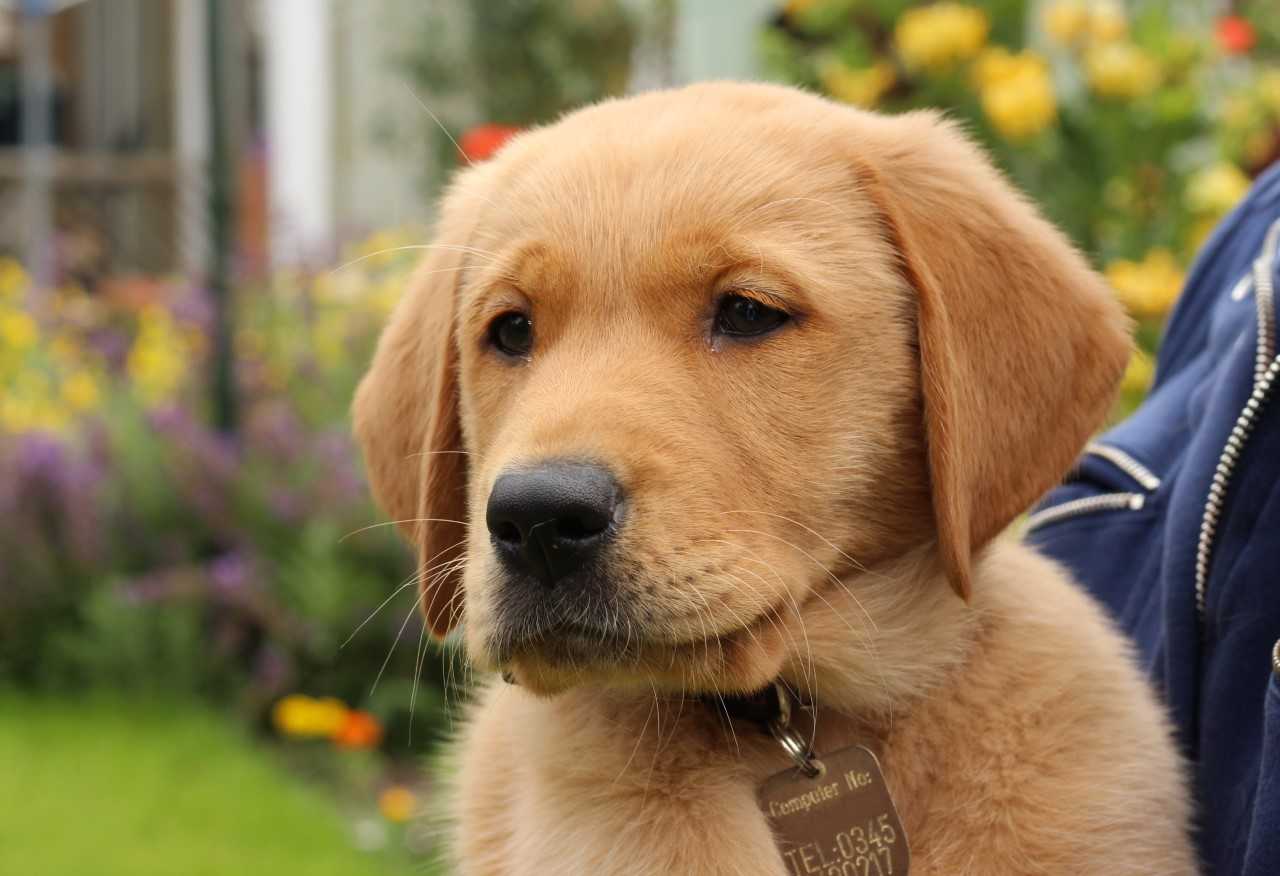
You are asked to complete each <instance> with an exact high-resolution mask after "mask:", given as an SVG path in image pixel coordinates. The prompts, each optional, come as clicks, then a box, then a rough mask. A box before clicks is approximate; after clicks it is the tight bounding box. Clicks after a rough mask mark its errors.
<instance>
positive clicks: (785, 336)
mask: <svg viewBox="0 0 1280 876" xmlns="http://www.w3.org/2000/svg"><path fill="white" fill-rule="evenodd" d="M742 290H747V291H748V292H749V293H750V294H752V295H756V296H759V297H761V298H762V299H763V300H765V301H766V302H768V303H771V304H775V305H781V306H783V307H784V309H786V310H788V311H789V312H790V313H791V314H792V315H793V319H792V320H791V322H789V323H788V324H787V325H785V326H784V327H783V328H782V329H781V330H779V331H778V332H776V333H774V334H772V335H769V336H767V337H764V338H760V339H756V340H753V341H750V342H742V341H729V340H726V339H723V338H718V337H716V336H715V335H714V334H713V333H712V332H711V330H710V322H711V315H712V314H713V313H714V309H715V303H716V301H717V299H718V298H719V296H721V295H722V294H725V293H726V292H728V291H735V292H737V291H742ZM511 309H521V310H525V311H527V312H529V313H530V314H531V317H532V319H533V323H534V338H535V345H534V350H533V353H532V355H531V356H530V358H529V360H528V361H526V362H519V363H513V362H511V361H503V360H502V359H501V357H499V356H496V355H495V354H494V353H493V351H492V350H491V349H489V348H487V347H486V344H485V343H484V339H485V337H486V332H487V327H488V325H489V323H490V322H491V321H492V320H493V318H494V317H495V316H497V315H498V314H500V313H502V312H504V311H507V310H511ZM1128 351H1129V341H1128V335H1127V326H1126V323H1125V320H1124V317H1123V315H1122V313H1121V311H1120V309H1119V308H1118V306H1117V305H1116V304H1115V302H1114V301H1113V299H1112V296H1111V295H1110V294H1109V292H1108V290H1107V289H1106V286H1105V284H1104V282H1103V281H1102V280H1101V279H1100V278H1099V277H1098V276H1097V275H1096V274H1095V273H1093V272H1092V271H1091V270H1090V269H1089V268H1088V266H1087V265H1086V263H1085V261H1084V260H1083V259H1082V258H1081V257H1080V255H1079V254H1078V253H1077V252H1076V251H1075V250H1074V249H1072V247H1071V246H1070V245H1069V244H1068V243H1067V241H1066V240H1065V239H1064V238H1063V237H1062V235H1061V234H1060V233H1059V232H1057V231H1056V230H1055V229H1054V228H1052V227H1051V226H1050V225H1049V224H1048V223H1046V222H1045V221H1044V220H1043V219H1042V218H1041V217H1040V216H1039V215H1038V214H1037V213H1036V211H1035V210H1034V209H1033V208H1032V207H1031V206H1030V205H1029V204H1028V203H1027V202H1026V201H1025V200H1024V199H1022V198H1021V197H1020V196H1018V195H1017V194H1016V193H1015V192H1014V191H1012V190H1011V189H1010V187H1009V186H1008V185H1007V184H1006V183H1005V182H1004V181H1003V179H1002V178H1001V177H1000V175H999V174H998V173H997V172H996V171H994V170H993V169H992V168H991V166H990V164H989V163H988V162H987V160H986V159H985V158H984V157H983V156H982V154H981V153H980V152H979V151H978V150H977V149H976V148H975V147H973V146H972V145H971V144H970V143H969V142H968V141H967V140H966V139H965V137H964V136H963V135H962V134H960V133H959V132H958V131H957V130H956V128H955V127H954V126H953V125H951V124H949V123H947V122H945V121H943V120H942V119H940V118H939V117H938V116H936V115H935V114H932V113H913V114H909V115H906V116H901V117H896V118H886V117H882V116H878V115H874V114H870V113H865V112H861V111H858V110H854V109H851V108H848V107H842V106H838V105H835V104H832V103H830V102H827V101H824V100H821V99H819V98H816V97H812V96H808V95H804V94H801V93H799V92H796V91H793V90H789V89H784V88H778V87H771V86H761V85H739V84H724V83H722V84H711V85H700V86H695V87H691V88H686V89H682V90H679V91H670V92H658V93H652V94H647V95H643V96H640V97H635V98H629V99H626V100H619V101H613V102H608V103H605V104H601V105H599V106H595V107H591V108H588V109H585V110H582V111H580V112H577V113H574V114H572V115H570V116H568V117H566V118H565V119H563V120H562V121H560V122H558V123H556V124H555V125H552V126H550V127H547V128H544V129H540V130H536V131H533V132H530V133H528V134H525V135H523V136H521V137H519V138H518V139H517V140H515V141H514V142H513V143H511V144H510V145H509V146H508V147H506V148H505V149H504V150H503V151H502V152H501V153H500V154H499V155H498V157H497V158H496V159H494V160H493V161H491V162H488V163H486V164H483V165H480V166H477V167H475V168H473V169H470V170H468V171H466V172H465V173H463V174H462V175H460V177H459V178H458V179H457V181H456V182H455V184H454V185H453V187H452V189H451V191H450V192H449V194H448V196H447V198H446V199H445V202H444V206H443V211H442V217H441V220H440V226H439V231H438V237H437V240H436V247H435V248H434V249H433V250H432V253H431V255H430V256H429V257H428V258H427V259H426V260H425V261H424V263H423V265H422V267H421V269H420V271H419V273H418V275H417V277H416V278H415V279H414V281H413V283H412V285H411V288H410V289H409V291H408V293H407V294H406V296H405V298H404V299H403V301H402V302H401V304H400V305H399V307H398V309H397V311H396V313H395V314H394V315H393V317H392V320H391V323H390V325H389V327H388V328H387V330H386V332H385V334H384V336H383V339H382V341H381V343H380V345H379V348H378V352H377V354H376V356H375V360H374V363H373V366H372V368H371V370H370V373H369V375H368V376H367V377H366V379H365V381H364V382H363V384H362V385H361V388H360V391H359V393H358V396H357V399H356V405H355V421H356V430H357V433H358V435H359V438H360V440H361V443H362V446H363V448H364V451H365V457H366V461H367V464H368V468H369V472H370V476H371V479H372V483H373V487H374V490H375V493H376V495H377V497H378V499H379V501H380V502H381V504H382V505H383V506H384V508H385V509H386V510H387V511H388V512H389V513H390V514H391V515H393V516H394V518H395V519H396V520H398V521H401V525H402V528H403V531H404V532H405V534H406V536H407V537H408V538H409V539H410V540H411V541H412V542H413V543H414V544H415V545H416V546H417V548H418V550H419V554H420V558H421V564H422V567H421V573H422V580H423V582H424V583H423V587H422V602H423V609H424V611H425V614H426V617H427V619H428V622H429V623H430V625H431V627H432V629H433V630H434V631H435V632H436V633H437V634H438V635H442V636H443V635H445V634H446V633H448V632H449V631H450V630H451V629H453V628H454V627H455V626H458V625H459V624H461V631H460V632H461V634H462V636H463V638H464V640H465V643H466V649H467V652H468V656H469V658H470V659H471V661H472V662H473V663H474V664H475V665H476V666H477V667H479V668H481V669H486V670H494V669H499V668H501V669H504V670H506V671H508V672H510V673H511V674H512V675H513V676H514V677H515V679H516V680H517V681H518V683H519V686H509V685H504V684H494V685H490V686H487V687H485V688H484V689H483V690H482V691H481V692H480V694H479V696H478V701H477V703H476V706H475V708H474V711H473V712H472V714H471V718H470V720H469V721H468V723H467V725H466V728H465V730H464V731H463V733H462V736H461V738H460V740H459V741H458V743H457V746H456V757H457V759H458V763H459V769H458V783H457V788H456V792H455V795H454V797H453V798H452V799H453V803H452V806H453V810H454V814H455V815H456V818H457V829H456V831H455V846H456V853H457V856H458V860H459V865H460V870H461V872H463V873H465V874H523V873H528V874H547V873H590V874H600V876H607V874H615V873H616V874H622V873H655V874H656V873H742V874H761V876H764V874H770V876H780V874H783V873H785V872H786V870H785V868H784V864H783V861H782V859H781V857H780V856H779V854H778V852H777V850H776V848H775V844H774V841H773V838H772V837H771V836H770V833H769V828H768V826H767V823H766V821H765V819H764V817H763V816H762V815H761V813H760V811H759V808H758V806H757V804H756V801H755V788H756V786H757V784H758V783H759V781H760V780H761V779H763V778H764V777H766V776H768V775H770V774H772V773H775V772H778V771H779V770H781V769H783V768H785V767H786V764H787V761H786V758H785V755H784V754H783V753H782V752H781V750H780V749H779V748H778V747H777V745H776V744H775V743H773V742H772V741H771V740H769V739H768V738H765V737H764V736H763V734H760V733H758V732H755V731H753V730H752V728H750V727H747V728H743V727H741V726H738V727H735V726H733V725H731V724H729V723H727V722H726V721H725V720H724V716H723V715H719V714H717V713H716V711H715V710H714V709H711V708H709V707H707V706H706V705H705V704H704V703H703V702H701V701H692V700H690V699H689V695H690V694H694V693H701V694H714V693H716V692H748V691H751V690H755V689H758V688H760V687H762V686H764V685H765V684H767V683H769V682H770V681H771V680H773V679H775V678H779V677H780V678H782V679H784V680H786V681H787V682H788V683H789V684H790V685H791V686H792V687H793V688H795V689H796V690H799V691H801V692H803V693H804V694H805V696H806V697H810V698H812V699H813V701H814V702H816V704H817V718H816V747H817V750H818V751H819V752H821V751H824V750H832V749H833V748H835V747H839V746H841V745H844V744H846V743H848V742H850V741H853V740H859V741H862V742H864V743H865V744H867V745H869V746H870V747H871V748H872V749H873V750H875V751H876V752H877V753H878V755H879V757H880V759H881V763H882V764H883V767H884V771H885V774H886V777H887V780H888V782H889V784H890V786H891V788H892V790H893V791H894V796H895V799H896V800H897V803H898V807H899V810H900V812H901V814H902V818H903V821H904V824H905V827H906V830H907V834H908V836H909V837H910V840H911V850H912V873H913V874H917V876H920V874H956V873H996V874H1003V873H1108V874H1121V873H1162V874H1181V873H1191V872H1194V870H1195V864H1194V858H1193V852H1192V850H1191V846H1190V843H1189V840H1188V822H1189V806H1188V794H1187V790H1186V785H1185V780H1184V772H1183V767H1182V765H1181V763H1180V762H1179V759H1178V756H1177V754H1176V752H1175V749H1174V746H1173V744H1172V742H1171V739H1170V731H1169V727H1168V725H1167V721H1166V719H1165V717H1164V716H1163V714H1162V713H1161V710H1160V708H1159V706H1158V704H1157V702H1156V700H1155V698H1154V696H1153V695H1152V693H1151V692H1150V690H1149V689H1148V687H1147V685H1146V683H1145V681H1144V680H1143V678H1142V677H1141V675H1140V674H1139V672H1138V670H1137V669H1136V667H1135V666H1134V662H1133V658H1132V655H1131V654H1130V653H1129V650H1128V647H1127V645H1126V644H1125V642H1124V641H1123V640H1122V638H1121V636H1120V635H1119V634H1118V633H1117V632H1116V631H1115V630H1114V628H1113V627H1112V626H1111V624H1110V623H1109V622H1108V620H1107V619H1106V618H1105V617H1104V616H1103V614H1102V612H1101V611H1100V610H1099V609H1098V608H1097V607H1096V606H1095V605H1094V604H1093V603H1092V602H1091V601H1090V600H1089V599H1088V598H1087V597H1086V596H1085V595H1083V594H1082V593H1081V592H1080V591H1079V589H1078V588H1077V587H1076V586H1075V585H1073V584H1072V583H1071V582H1070V580H1069V578H1068V576H1067V575H1066V574H1065V573H1064V572H1063V571H1062V570H1061V569H1058V568H1056V567H1055V566H1054V565H1052V564H1051V563H1049V562H1048V561H1046V560H1044V559H1043V558H1041V557H1039V556H1038V555H1036V554H1034V553H1033V552H1031V551H1030V550H1029V549H1028V548H1026V547H1024V546H1021V545H1019V544H1018V543H1016V541H1013V540H1008V539H997V536H998V535H999V534H1000V532H1001V531H1002V530H1003V529H1004V528H1005V527H1006V526H1007V525H1008V523H1009V522H1010V521H1011V520H1012V519H1013V518H1015V517H1016V516H1017V515H1018V514H1019V513H1021V512H1022V511H1023V510H1025V508H1026V507H1027V506H1028V505H1029V504H1030V503H1031V502H1032V501H1034V500H1035V498H1036V497H1037V496H1039V495H1040V494H1041V493H1042V492H1044V491H1045V490H1046V489H1047V488H1048V487H1050V486H1051V485H1052V484H1054V483H1055V482H1056V481H1057V480H1058V479H1059V478H1061V476H1062V475H1063V473H1064V472H1065V471H1066V469H1067V467H1068V466H1069V465H1070V463H1071V461H1072V459H1073V458H1074V457H1075V455H1076V454H1077V453H1078V452H1079V450H1080V447H1081V446H1082V444H1083V443H1084V441H1085V440H1086V439H1087V437H1088V436H1089V434H1090V433H1091V432H1092V431H1093V430H1094V429H1096V428H1097V427H1098V425H1099V424H1100V423H1101V420H1102V418H1103V416H1104V414H1105V411H1106V409H1107V406H1108V404H1109V402H1110V400H1111V398H1112V393H1113V391H1114V387H1115V384H1116V382H1117V379H1118V377H1119V374H1120V372H1121V371H1122V369H1123V367H1124V364H1125V362H1126V359H1127V356H1128ZM563 457H574V458H588V459H592V460H597V461H600V462H603V463H606V464H607V465H608V466H609V467H610V468H611V469H612V470H613V471H614V472H615V473H616V475H617V477H618V479H619V481H620V482H621V483H622V484H623V486H624V488H625V490H626V493H627V497H628V498H627V500H628V503H629V508H628V516H627V519H626V524H625V526H624V527H622V528H621V530H620V532H619V534H618V537H617V544H616V546H615V547H614V549H613V553H612V557H613V563H612V570H613V572H612V575H613V579H614V580H613V584H614V588H615V590H614V593H615V598H616V605H611V606H609V607H608V608H610V609H614V610H615V613H614V614H613V615H611V617H613V618H614V620H613V621H612V623H613V624H614V626H613V627H612V628H610V629H604V630H602V632H601V637H600V640H599V641H587V640H585V639H584V638H583V637H582V636H568V637H566V640H565V641H557V642H554V643H541V642H538V643H534V644H532V645H529V644H523V645H518V646H512V645H511V644H510V642H508V641H507V640H506V639H505V638H504V630H503V628H502V620H501V618H500V617H499V616H498V612H497V611H496V609H495V593H496V592H497V590H498V589H499V588H500V587H501V586H502V581H503V577H502V574H501V570H500V568H499V567H498V565H497V563H496V561H495V559H494V557H493V556H492V552H491V548H490V545H489V541H488V534H487V532H486V531H485V527H484V526H483V520H484V507H485V502H486V500H487V497H488V494H489V490H490V488H491V486H492V484H493V483H494V480H495V479H496V478H497V476H498V474H499V473H501V472H502V471H504V470H507V469H508V468H510V467H512V466H513V465H524V464H528V463H530V462H533V461H537V460H541V459H548V458H563ZM468 524H471V525H468ZM590 598H592V597H591V595H589V594H588V595H584V596H583V599H584V600H589V599H590ZM589 607H590V606H584V611H586V610H587V608H589ZM594 608H595V609H597V610H598V609H599V608H600V606H595V607H594ZM624 625H625V626H624Z"/></svg>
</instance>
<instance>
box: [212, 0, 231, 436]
mask: <svg viewBox="0 0 1280 876" xmlns="http://www.w3.org/2000/svg"><path fill="white" fill-rule="evenodd" d="M229 2H230V0H205V12H206V24H207V27H208V59H207V60H208V70H209V236H210V240H209V243H210V246H209V295H210V298H211V299H212V303H213V338H212V341H213V343H212V344H211V348H212V349H211V350H210V353H211V356H210V366H211V375H210V377H211V381H210V383H211V391H212V403H213V423H214V426H215V428H217V429H218V431H220V432H222V433H223V434H226V435H231V434H234V432H235V430H236V421H237V414H238V411H237V405H236V385H235V369H234V365H233V360H234V349H233V337H234V334H233V331H232V324H233V320H234V301H233V296H232V288H231V248H232V245H233V232H234V220H233V217H232V204H233V202H234V199H235V180H234V173H235V167H234V163H233V162H232V160H231V144H230V142H229V139H230V138H229V136H228V131H229V130H230V126H229V125H228V123H227V122H228V119H227V106H226V103H227V102H226V94H225V85H226V83H225V81H224V76H225V72H224V70H225V68H224V64H225V62H226V57H225V55H226V45H227V15H226V12H227V6H228V5H229Z"/></svg>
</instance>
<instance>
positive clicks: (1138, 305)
mask: <svg viewBox="0 0 1280 876" xmlns="http://www.w3.org/2000/svg"><path fill="white" fill-rule="evenodd" d="M1106 273H1107V280H1109V281H1110V283H1111V286H1112V288H1114V289H1115V290H1116V294H1117V295H1119V296H1120V300H1121V301H1123V302H1124V304H1125V306H1126V307H1127V308H1129V311H1130V312H1131V313H1133V314H1134V315H1135V316H1151V317H1154V316H1163V315H1164V314H1166V313H1168V312H1169V308H1170V307H1172V306H1173V302H1174V301H1176V300H1177V298H1178V293H1179V292H1181V291H1182V281H1183V279H1184V274H1183V272H1182V269H1181V268H1179V267H1178V262H1177V260H1176V259H1175V258H1174V257H1173V253H1171V252H1169V250H1167V249H1163V248H1156V249H1153V250H1151V251H1150V252H1148V253H1147V255H1146V258H1144V259H1143V260H1142V261H1140V262H1134V261H1129V260H1127V259H1119V260H1117V261H1114V262H1112V263H1111V264H1109V265H1107V271H1106Z"/></svg>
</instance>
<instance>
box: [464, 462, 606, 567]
mask: <svg viewBox="0 0 1280 876" xmlns="http://www.w3.org/2000/svg"><path fill="white" fill-rule="evenodd" d="M620 500H621V490H620V488H619V486H618V482H617V480H615V479H614V477H613V475H612V474H611V473H610V472H609V470H608V469H606V468H604V467H602V466H599V465H594V464H592V463H586V462H570V461H564V460H556V461H553V462H546V463H542V464H540V465H538V466H537V467H536V468H528V469H522V470H520V471H512V472H507V473H506V474H503V475H500V476H499V477H498V479H497V480H496V481H495V482H494V484H493V491H492V492H491V493H489V507H488V509H487V511H486V513H485V522H486V523H487V524H488V526H489V534H490V536H491V537H492V540H493V545H494V549H495V550H496V551H497V553H498V556H499V558H501V560H502V562H503V563H504V564H505V565H506V566H507V568H508V569H511V570H513V571H518V572H527V573H530V574H532V575H534V576H536V577H537V578H538V579H540V580H541V581H542V582H543V583H544V584H546V585H547V586H551V585H554V584H555V583H556V582H557V581H560V580H561V579H563V578H565V577H566V576H567V575H569V574H570V573H572V572H573V571H574V570H575V569H578V568H579V567H581V566H582V565H583V564H584V563H585V562H587V561H588V560H590V559H592V558H593V557H595V556H596V555H597V554H598V553H599V552H600V549H601V547H602V546H603V545H604V543H605V542H606V541H607V540H608V539H609V537H610V536H611V535H612V533H613V530H614V523H615V517H616V516H617V512H618V505H619V502H620Z"/></svg>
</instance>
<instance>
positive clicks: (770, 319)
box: [715, 295, 791, 338]
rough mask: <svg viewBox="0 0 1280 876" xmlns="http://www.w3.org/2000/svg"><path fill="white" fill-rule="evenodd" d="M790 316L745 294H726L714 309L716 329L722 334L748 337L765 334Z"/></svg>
mask: <svg viewBox="0 0 1280 876" xmlns="http://www.w3.org/2000/svg"><path fill="white" fill-rule="evenodd" d="M790 318H791V317H790V316H789V315H788V314H787V313H786V311H782V310H778V309H777V308H776V307H770V306H768V305H767V304H761V303H760V302H759V301H756V300H755V299H754V298H747V297H746V296H745V295H726V296H725V297H724V298H722V299H720V309H719V310H717V311H716V325H715V328H716V331H717V332H719V333H720V334H722V335H730V336H733V337H739V338H750V337H755V336H757V335H763V334H767V333H769V332H771V331H773V330H774V329H776V328H777V327H778V326H780V325H782V324H783V323H784V322H786V321H787V320H788V319H790Z"/></svg>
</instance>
